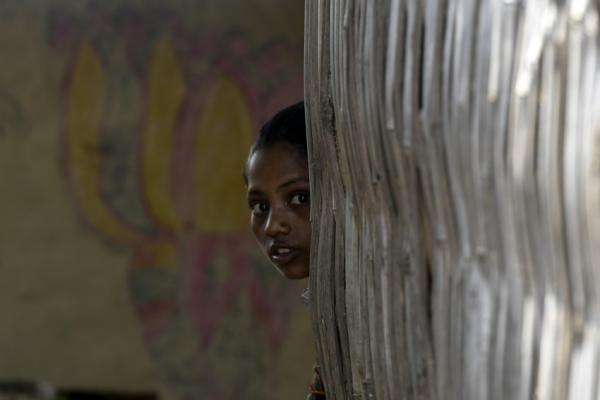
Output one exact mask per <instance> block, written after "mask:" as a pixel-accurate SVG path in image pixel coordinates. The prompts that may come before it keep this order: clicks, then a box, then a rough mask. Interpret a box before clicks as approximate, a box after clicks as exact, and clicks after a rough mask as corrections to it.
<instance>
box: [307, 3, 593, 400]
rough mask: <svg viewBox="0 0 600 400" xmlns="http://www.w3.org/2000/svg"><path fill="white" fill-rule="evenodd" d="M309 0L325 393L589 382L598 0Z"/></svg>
mask: <svg viewBox="0 0 600 400" xmlns="http://www.w3.org/2000/svg"><path fill="white" fill-rule="evenodd" d="M305 4H306V13H305V21H306V22H305V24H306V26H305V93H306V95H305V97H306V105H307V120H308V127H309V128H308V131H309V133H308V136H309V157H310V160H311V162H310V173H311V191H312V194H313V195H312V204H311V207H312V208H311V212H312V216H311V218H312V223H313V249H312V250H313V251H312V259H311V282H310V286H311V295H312V298H311V302H312V306H311V315H312V322H313V330H314V332H315V335H316V339H317V347H318V349H317V350H318V354H319V362H320V363H321V365H322V371H323V377H324V380H325V384H326V389H327V395H328V398H330V399H386V400H387V399H390V400H392V399H393V400H397V399H411V400H413V399H424V400H425V399H456V400H463V399H477V400H479V399H498V400H501V399H532V398H535V399H578V400H579V399H590V400H591V399H596V398H598V396H599V395H600V385H598V384H597V381H598V377H599V375H600V333H599V332H600V330H599V328H600V326H599V322H600V313H599V311H600V297H599V296H598V293H599V291H598V288H599V287H600V269H599V267H600V250H599V249H600V207H599V206H600V168H599V167H598V165H600V155H599V154H600V35H599V14H598V12H599V8H600V5H599V4H598V2H594V1H586V0H581V1H576V0H567V1H558V0H555V1H551V0H535V1H518V0H511V1H509V0H504V1H500V0H493V1H480V0H425V1H420V2H416V1H404V0H376V1H367V0H330V1H325V0H309V1H307V2H306V3H305Z"/></svg>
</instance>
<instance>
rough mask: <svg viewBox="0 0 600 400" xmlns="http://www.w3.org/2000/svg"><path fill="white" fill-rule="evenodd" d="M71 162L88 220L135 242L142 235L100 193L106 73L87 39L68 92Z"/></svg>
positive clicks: (109, 233) (119, 238) (77, 193)
mask: <svg viewBox="0 0 600 400" xmlns="http://www.w3.org/2000/svg"><path fill="white" fill-rule="evenodd" d="M67 96H68V97H67V102H68V109H67V110H68V111H67V118H66V120H67V121H66V123H67V127H66V129H67V149H68V150H67V157H68V160H67V163H68V166H69V170H70V172H71V179H72V185H73V188H74V192H75V197H76V200H77V203H78V204H79V206H80V207H81V208H82V210H83V212H84V214H85V216H86V217H87V219H88V220H89V221H90V222H91V223H92V225H93V226H95V227H96V228H97V229H99V230H100V231H101V232H103V233H104V234H105V235H107V236H108V237H109V238H110V239H112V240H115V241H118V242H126V243H129V242H134V241H136V240H138V239H139V236H138V234H137V233H136V232H135V231H134V230H133V229H131V228H130V227H128V226H127V225H126V224H124V223H123V222H121V221H119V220H118V219H117V218H115V216H114V215H112V214H111V212H110V210H109V209H108V208H107V207H106V205H105V204H104V203H103V202H102V195H101V192H100V187H101V186H100V185H101V183H100V182H101V180H100V179H101V172H102V170H101V168H102V157H103V156H102V152H101V149H100V143H99V137H98V132H99V129H100V126H101V122H102V111H103V104H104V102H105V100H106V93H105V81H104V73H103V71H102V66H101V64H100V60H99V58H98V55H97V54H96V52H95V50H94V49H93V48H92V46H91V45H90V43H89V42H87V41H85V42H83V44H82V46H81V48H80V49H79V55H78V57H77V62H76V64H75V66H74V70H73V76H72V81H71V86H70V88H69V91H68V93H67Z"/></svg>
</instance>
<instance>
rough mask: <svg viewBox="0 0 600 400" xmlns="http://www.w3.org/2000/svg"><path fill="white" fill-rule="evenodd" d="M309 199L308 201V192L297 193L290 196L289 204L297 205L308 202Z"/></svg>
mask: <svg viewBox="0 0 600 400" xmlns="http://www.w3.org/2000/svg"><path fill="white" fill-rule="evenodd" d="M309 201H310V196H309V195H308V193H297V194H295V195H293V196H292V199H291V200H290V204H293V205H298V206H299V205H304V204H308V202H309Z"/></svg>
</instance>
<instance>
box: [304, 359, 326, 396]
mask: <svg viewBox="0 0 600 400" xmlns="http://www.w3.org/2000/svg"><path fill="white" fill-rule="evenodd" d="M313 371H314V375H313V378H312V383H311V384H310V385H309V386H308V388H309V390H310V392H309V393H308V395H307V396H306V400H326V399H327V397H326V396H325V388H324V387H323V381H322V380H321V373H320V372H319V366H318V365H315V366H314V367H313Z"/></svg>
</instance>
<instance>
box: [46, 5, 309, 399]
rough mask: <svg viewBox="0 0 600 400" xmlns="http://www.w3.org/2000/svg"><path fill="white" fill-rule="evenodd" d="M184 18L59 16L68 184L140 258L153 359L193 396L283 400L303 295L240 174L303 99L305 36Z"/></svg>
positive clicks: (61, 11)
mask: <svg viewBox="0 0 600 400" xmlns="http://www.w3.org/2000/svg"><path fill="white" fill-rule="evenodd" d="M200 3H202V2H200ZM207 3H210V2H207ZM213 3H215V2H213ZM249 3H252V2H245V3H244V5H243V6H242V5H240V6H239V7H241V8H243V9H247V8H250V7H252V6H253V5H252V4H249ZM258 3H260V5H263V6H265V5H266V6H273V5H274V4H275V3H276V2H265V1H262V2H258ZM254 6H256V5H254ZM213 8H214V7H213ZM299 9H300V11H301V10H302V5H300V7H299ZM237 12H238V13H243V12H244V10H238V11H237ZM184 13H185V8H184V7H182V9H180V10H179V11H178V12H175V11H173V9H169V8H167V7H161V6H153V7H147V8H142V7H137V8H136V7H115V6H103V5H102V3H99V2H98V3H94V2H90V3H89V4H88V8H87V9H85V10H84V12H81V11H73V10H70V9H69V8H64V7H63V8H61V7H56V8H53V9H51V10H50V11H49V13H48V20H47V35H48V36H47V37H48V45H49V48H50V50H51V53H52V55H53V57H58V58H60V59H61V60H63V61H64V66H65V67H64V72H63V74H62V92H61V104H62V116H61V121H62V122H61V124H62V127H61V141H60V152H61V164H62V171H63V177H64V180H65V182H66V187H67V188H68V191H69V193H70V198H71V201H72V204H73V206H74V207H75V209H76V210H77V212H78V213H79V215H80V218H81V220H82V221H83V222H84V223H85V224H86V225H87V226H88V227H89V228H90V229H91V230H92V231H93V232H94V235H96V236H97V238H98V239H99V240H102V241H103V242H105V244H106V246H107V248H110V249H113V250H118V251H122V252H128V253H129V254H130V255H131V256H130V266H129V274H128V276H129V278H128V279H129V281H128V288H129V293H130V299H131V303H132V305H133V307H134V308H135V312H136V315H137V318H138V319H139V323H140V326H141V329H142V331H143V337H144V340H145V345H146V348H147V350H148V351H149V352H150V353H151V355H152V358H153V359H154V360H155V362H156V363H157V365H158V366H159V368H160V370H161V373H162V376H163V377H164V379H165V381H166V382H167V383H168V384H169V385H170V386H171V387H172V388H175V389H177V390H178V392H179V393H180V396H181V398H184V399H197V398H210V399H234V398H242V397H240V396H241V394H243V398H244V399H270V398H273V399H275V398H281V397H278V396H281V393H277V391H276V390H274V389H273V383H272V382H273V381H274V380H276V379H277V377H276V374H277V368H273V367H274V366H276V364H277V363H278V362H285V361H282V357H283V355H282V354H284V353H285V348H286V346H293V345H295V344H294V343H291V342H290V339H289V337H290V336H291V335H292V334H293V332H290V329H292V328H291V325H292V324H293V320H294V319H295V318H296V314H297V312H298V311H299V310H298V308H297V303H299V300H298V294H299V290H298V286H297V285H290V284H288V283H285V282H283V279H282V278H281V277H279V276H278V275H277V274H275V273H274V271H273V270H272V269H271V268H270V267H269V266H268V265H266V261H264V260H263V258H262V256H261V255H260V254H258V250H256V248H255V247H256V246H255V245H254V243H253V242H252V239H251V238H250V237H249V234H248V227H247V226H248V223H247V221H248V211H247V206H246V205H245V202H244V187H243V181H242V175H241V174H242V171H243V165H244V162H245V157H246V154H247V150H248V148H249V146H250V144H251V143H252V141H253V137H254V135H255V132H256V131H257V130H258V128H259V127H260V124H261V123H262V122H263V121H265V120H266V119H267V118H268V116H270V115H271V114H272V113H273V112H275V111H276V110H277V109H279V108H281V107H282V106H284V105H286V104H288V103H291V102H293V101H297V100H298V99H300V98H301V96H302V32H301V31H299V32H296V33H295V36H296V37H297V38H298V40H296V41H294V40H290V38H289V37H268V35H267V36H265V35H262V36H261V35H258V36H256V35H253V34H252V33H251V31H248V29H247V28H244V27H236V26H226V24H225V27H224V28H223V29H219V28H215V24H214V23H213V24H212V26H210V27H204V26H194V25H192V24H189V23H186V22H185V21H184V16H182V15H181V14H184ZM299 17H300V18H301V14H300V15H299ZM291 36H294V35H291ZM257 37H258V38H257ZM307 350H310V349H307ZM308 353H310V351H309V352H308ZM288 361H289V360H288ZM292 361H293V360H292ZM296 361H297V362H298V363H299V364H302V362H305V360H296ZM307 367H310V364H308V365H307ZM309 373H310V371H309V370H308V369H307V373H306V379H307V380H308V378H309ZM301 395H302V393H299V394H298V396H301Z"/></svg>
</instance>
